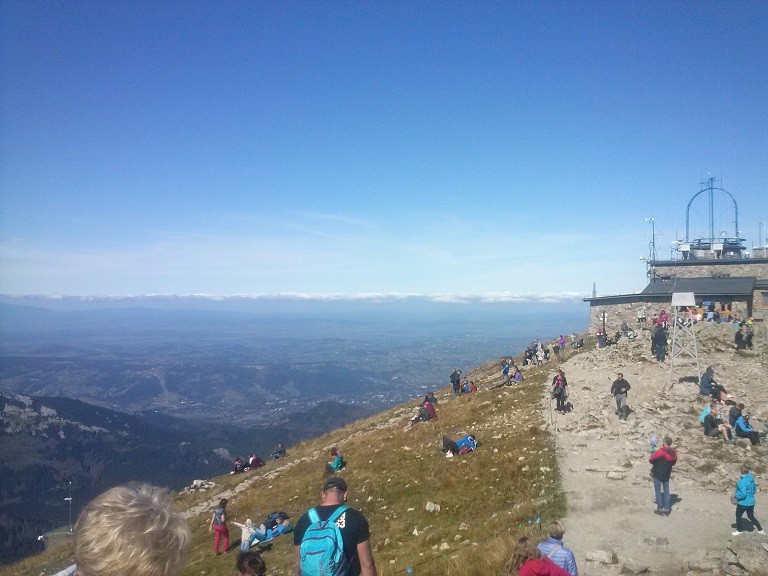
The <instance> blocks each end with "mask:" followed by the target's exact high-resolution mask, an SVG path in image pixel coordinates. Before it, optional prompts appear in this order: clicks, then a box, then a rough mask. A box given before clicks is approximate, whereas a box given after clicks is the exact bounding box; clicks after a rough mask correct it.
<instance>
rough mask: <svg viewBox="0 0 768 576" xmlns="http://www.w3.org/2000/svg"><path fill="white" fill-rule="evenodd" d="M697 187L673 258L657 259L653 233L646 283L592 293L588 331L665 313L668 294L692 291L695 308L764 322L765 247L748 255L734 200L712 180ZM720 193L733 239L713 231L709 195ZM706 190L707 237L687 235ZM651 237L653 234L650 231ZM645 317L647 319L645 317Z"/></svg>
mask: <svg viewBox="0 0 768 576" xmlns="http://www.w3.org/2000/svg"><path fill="white" fill-rule="evenodd" d="M702 185H703V187H702V189H701V190H700V191H699V192H698V193H697V194H695V195H694V196H693V198H691V200H690V202H689V203H688V209H687V210H686V224H685V226H686V230H685V235H686V239H685V241H680V242H673V243H672V248H673V250H674V258H673V259H670V260H659V259H658V258H657V257H656V254H655V252H656V250H655V237H654V239H653V240H652V241H651V250H650V253H651V254H650V258H649V259H648V262H647V264H648V278H649V284H648V285H647V286H646V287H645V289H644V290H643V291H642V292H639V293H637V294H619V295H615V296H599V297H598V296H595V295H593V296H592V297H591V298H585V299H584V301H585V302H589V327H590V330H593V331H594V330H596V329H597V328H602V327H605V330H606V331H607V333H609V334H612V333H613V332H615V331H617V330H619V328H620V327H621V324H622V322H626V323H627V324H628V325H629V326H635V325H636V324H637V323H641V324H642V323H644V322H646V321H650V319H651V318H653V316H654V315H655V314H658V313H659V312H660V311H661V310H662V309H666V310H667V311H669V309H670V307H671V302H672V293H673V292H693V294H694V295H695V299H696V306H697V307H699V308H704V309H705V311H713V312H714V311H716V312H718V313H719V314H720V315H721V316H728V315H731V316H737V317H740V318H742V319H744V320H746V319H747V318H748V317H750V316H752V317H754V319H755V320H758V321H759V320H764V319H765V317H766V315H768V253H767V250H766V246H765V245H764V244H762V242H763V239H762V238H761V239H760V241H761V245H759V246H755V247H753V249H752V254H751V255H750V254H749V253H748V252H747V250H746V248H745V247H744V242H745V241H746V240H745V239H743V238H739V237H738V236H739V231H738V230H739V228H738V207H737V205H736V200H735V199H734V198H733V197H732V196H731V195H730V194H729V193H728V192H726V191H725V190H723V189H722V188H719V187H716V186H715V182H714V178H710V179H709V180H708V181H707V182H702ZM715 192H723V193H725V194H726V195H728V196H729V197H730V198H731V200H732V201H733V208H734V214H735V222H734V224H735V231H736V234H735V235H734V236H733V237H727V235H725V234H724V235H722V236H720V237H716V236H715V234H714V214H713V208H712V206H713V202H712V197H713V194H714V193H715ZM704 193H708V194H709V200H710V201H709V207H710V214H709V223H710V233H709V237H708V238H698V239H695V240H689V239H688V233H689V213H690V207H691V203H692V202H693V200H694V199H695V198H696V197H697V196H699V195H700V194H704ZM654 236H655V234H654ZM646 319H647V320H646Z"/></svg>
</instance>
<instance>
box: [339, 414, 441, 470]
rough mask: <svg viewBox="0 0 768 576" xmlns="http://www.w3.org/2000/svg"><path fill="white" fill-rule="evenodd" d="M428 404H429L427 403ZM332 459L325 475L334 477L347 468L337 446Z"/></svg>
mask: <svg viewBox="0 0 768 576" xmlns="http://www.w3.org/2000/svg"><path fill="white" fill-rule="evenodd" d="M427 404H429V403H428V402H427ZM331 458H332V460H331V461H330V462H326V463H325V473H326V474H328V475H329V476H333V475H334V474H335V473H336V472H338V471H339V470H341V469H342V468H344V466H346V462H344V457H343V456H342V455H341V452H339V449H338V448H336V446H334V447H333V448H331Z"/></svg>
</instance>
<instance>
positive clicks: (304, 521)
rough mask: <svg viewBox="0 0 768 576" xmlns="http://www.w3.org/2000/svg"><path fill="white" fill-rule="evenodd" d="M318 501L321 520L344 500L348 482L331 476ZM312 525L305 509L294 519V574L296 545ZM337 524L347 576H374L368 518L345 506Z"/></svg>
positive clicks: (325, 483) (297, 558)
mask: <svg viewBox="0 0 768 576" xmlns="http://www.w3.org/2000/svg"><path fill="white" fill-rule="evenodd" d="M320 500H321V501H320V504H319V505H318V506H316V507H315V510H317V515H318V516H319V517H320V519H321V520H327V519H328V518H330V517H331V514H333V512H334V511H335V510H336V509H337V508H338V507H339V506H341V505H342V504H344V503H345V502H346V501H347V483H346V481H345V480H344V479H343V478H340V477H339V476H331V477H330V478H328V479H327V480H326V481H325V482H323V489H322V491H321V493H320ZM310 524H311V520H310V519H309V513H308V512H304V514H302V515H301V517H300V518H299V519H298V521H297V522H296V529H295V530H294V532H293V543H294V544H295V545H296V546H295V549H294V555H293V564H294V574H295V576H300V573H299V562H300V556H299V546H300V545H301V541H302V539H303V538H304V533H305V532H306V531H307V528H309V526H310ZM336 525H337V526H338V527H339V530H340V531H341V538H342V540H343V541H344V555H345V556H346V557H347V561H348V563H349V571H348V572H347V574H346V576H376V564H375V563H374V560H373V553H372V552H371V544H370V536H371V534H370V530H369V528H368V520H366V519H365V516H363V514H362V513H361V512H359V511H358V510H355V509H354V508H347V509H346V510H345V511H344V512H343V513H342V514H341V515H340V516H339V517H338V518H337V519H336Z"/></svg>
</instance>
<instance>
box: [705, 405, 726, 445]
mask: <svg viewBox="0 0 768 576" xmlns="http://www.w3.org/2000/svg"><path fill="white" fill-rule="evenodd" d="M704 435H705V436H709V437H710V438H716V437H718V436H722V437H723V439H724V440H725V443H726V444H732V443H733V436H732V435H731V429H730V428H729V427H728V426H726V425H725V423H724V422H723V421H722V420H721V419H720V414H719V412H718V410H717V406H716V405H715V404H714V402H713V403H712V404H711V407H710V411H709V414H707V415H706V416H705V417H704Z"/></svg>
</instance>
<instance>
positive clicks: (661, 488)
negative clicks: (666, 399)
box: [648, 436, 677, 516]
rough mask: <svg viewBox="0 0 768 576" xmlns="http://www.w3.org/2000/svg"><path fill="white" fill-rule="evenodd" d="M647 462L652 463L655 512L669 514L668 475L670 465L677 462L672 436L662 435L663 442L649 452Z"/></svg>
mask: <svg viewBox="0 0 768 576" xmlns="http://www.w3.org/2000/svg"><path fill="white" fill-rule="evenodd" d="M648 462H650V463H651V464H652V465H653V468H651V475H652V476H653V490H654V492H655V493H656V512H655V513H656V514H658V515H659V516H669V513H670V511H671V507H672V495H671V494H670V492H669V477H670V476H671V474H672V466H674V465H675V462H677V452H675V449H674V448H672V438H670V437H669V436H665V437H664V444H663V445H662V446H661V448H659V449H658V450H656V452H654V453H653V454H651V456H650V458H648Z"/></svg>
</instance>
